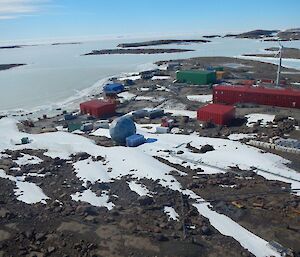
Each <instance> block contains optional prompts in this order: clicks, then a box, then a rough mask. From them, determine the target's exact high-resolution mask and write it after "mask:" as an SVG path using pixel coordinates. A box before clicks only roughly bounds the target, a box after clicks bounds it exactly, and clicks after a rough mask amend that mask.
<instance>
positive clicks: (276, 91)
mask: <svg viewBox="0 0 300 257" xmlns="http://www.w3.org/2000/svg"><path fill="white" fill-rule="evenodd" d="M214 89H215V90H224V91H234V92H243V93H259V94H269V95H290V96H295V95H298V96H300V90H297V89H291V88H267V87H251V86H239V85H234V86H222V85H218V86H215V87H214Z"/></svg>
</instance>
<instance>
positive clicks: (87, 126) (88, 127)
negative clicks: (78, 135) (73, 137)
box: [80, 123, 94, 132]
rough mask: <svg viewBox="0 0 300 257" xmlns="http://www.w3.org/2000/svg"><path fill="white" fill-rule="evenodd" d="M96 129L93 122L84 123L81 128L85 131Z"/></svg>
mask: <svg viewBox="0 0 300 257" xmlns="http://www.w3.org/2000/svg"><path fill="white" fill-rule="evenodd" d="M93 129H94V126H93V123H85V124H82V125H81V127H80V130H81V131H83V132H87V131H91V130H93Z"/></svg>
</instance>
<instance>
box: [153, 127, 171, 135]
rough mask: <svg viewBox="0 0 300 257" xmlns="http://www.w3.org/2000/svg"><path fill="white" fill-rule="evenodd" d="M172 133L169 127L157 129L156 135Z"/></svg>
mask: <svg viewBox="0 0 300 257" xmlns="http://www.w3.org/2000/svg"><path fill="white" fill-rule="evenodd" d="M169 132H170V128H169V127H156V133H158V134H167V133H169Z"/></svg>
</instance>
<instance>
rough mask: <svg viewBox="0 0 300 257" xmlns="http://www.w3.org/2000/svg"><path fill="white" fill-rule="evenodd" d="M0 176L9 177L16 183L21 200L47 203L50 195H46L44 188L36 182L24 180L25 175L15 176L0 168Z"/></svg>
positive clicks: (16, 190) (18, 196) (32, 202)
mask: <svg viewBox="0 0 300 257" xmlns="http://www.w3.org/2000/svg"><path fill="white" fill-rule="evenodd" d="M0 178H4V179H9V180H10V181H12V182H15V183H16V188H15V189H14V192H15V195H16V196H17V199H18V200H19V201H22V202H24V203H28V204H34V203H43V204H46V201H45V200H47V199H49V197H48V196H46V195H45V194H44V192H43V190H42V189H41V188H40V187H38V186H37V185H36V184H34V183H31V182H26V181H24V177H14V176H10V175H7V174H6V173H5V171H4V170H1V169H0Z"/></svg>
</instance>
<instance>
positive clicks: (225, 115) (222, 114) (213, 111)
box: [197, 104, 235, 125]
mask: <svg viewBox="0 0 300 257" xmlns="http://www.w3.org/2000/svg"><path fill="white" fill-rule="evenodd" d="M234 118H235V107H234V106H229V105H223V104H208V105H205V106H203V107H201V108H200V109H199V110H198V111H197V119H198V120H201V121H207V122H212V123H214V124H218V125H228V124H229V123H230V121H231V120H233V119H234Z"/></svg>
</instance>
